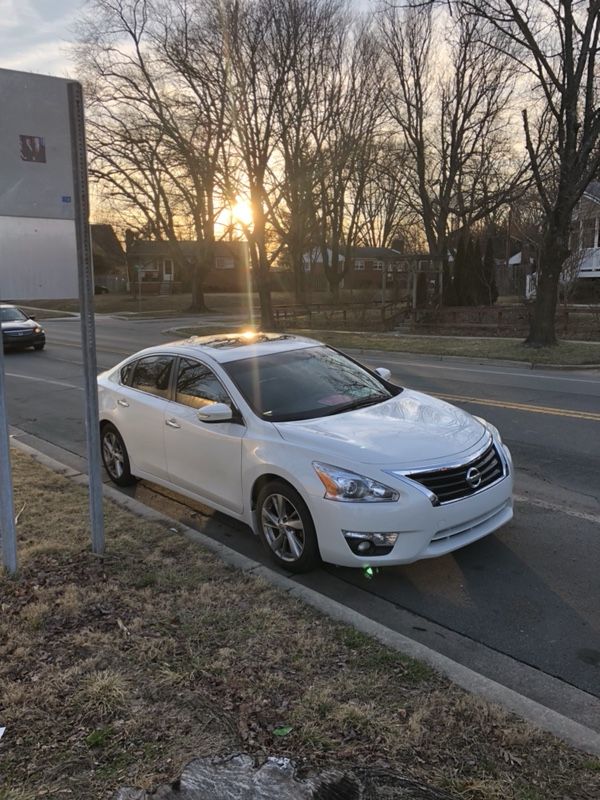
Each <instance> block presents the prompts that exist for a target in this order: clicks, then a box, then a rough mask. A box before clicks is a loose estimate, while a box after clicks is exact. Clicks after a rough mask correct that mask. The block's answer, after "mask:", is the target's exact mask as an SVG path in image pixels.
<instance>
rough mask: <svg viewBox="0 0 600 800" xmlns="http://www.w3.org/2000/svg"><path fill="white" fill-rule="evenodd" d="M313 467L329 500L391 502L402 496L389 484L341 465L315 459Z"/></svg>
mask: <svg viewBox="0 0 600 800" xmlns="http://www.w3.org/2000/svg"><path fill="white" fill-rule="evenodd" d="M313 467H314V468H315V472H316V473H317V475H318V476H319V478H320V480H321V483H322V484H323V486H324V487H325V497H326V498H327V499H328V500H341V501H342V502H345V503H357V502H360V503H377V502H388V503H389V502H392V501H394V500H398V499H399V497H400V495H399V494H398V492H395V491H394V490H393V489H390V487H389V486H384V484H383V483H379V482H378V481H374V480H372V479H371V478H366V477H365V476H364V475H357V474H356V473H355V472H350V471H349V470H346V469H342V468H341V467H332V466H331V464H322V463H320V462H319V461H313Z"/></svg>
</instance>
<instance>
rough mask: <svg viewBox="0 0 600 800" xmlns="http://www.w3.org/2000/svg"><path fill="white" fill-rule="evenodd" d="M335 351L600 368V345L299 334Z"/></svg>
mask: <svg viewBox="0 0 600 800" xmlns="http://www.w3.org/2000/svg"><path fill="white" fill-rule="evenodd" d="M299 332H300V333H304V334H305V335H307V336H314V337H315V338H317V339H321V340H322V341H325V342H327V343H328V344H331V345H333V346H334V347H340V348H342V349H343V348H349V349H353V348H357V349H365V350H385V351H390V352H405V353H417V354H426V355H436V356H463V357H467V358H481V359H487V358H496V359H507V360H511V361H525V362H528V363H531V364H565V365H570V366H579V365H585V364H600V342H569V341H561V342H559V343H558V344H557V345H556V346H555V347H541V348H533V347H526V346H525V345H524V344H523V340H522V339H495V338H494V339H492V338H490V339H485V338H479V337H476V336H473V337H470V338H469V337H459V336H440V337H437V336H403V335H401V334H400V335H395V334H381V333H380V334H376V335H375V334H369V333H346V332H343V331H340V332H337V331H299Z"/></svg>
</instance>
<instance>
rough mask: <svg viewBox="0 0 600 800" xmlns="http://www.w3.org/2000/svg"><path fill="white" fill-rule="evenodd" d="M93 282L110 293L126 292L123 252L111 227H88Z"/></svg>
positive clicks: (126, 275)
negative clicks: (90, 241)
mask: <svg viewBox="0 0 600 800" xmlns="http://www.w3.org/2000/svg"><path fill="white" fill-rule="evenodd" d="M90 233H91V238H92V255H93V259H94V281H95V283H96V284H97V285H98V284H99V285H101V286H106V288H107V289H109V290H110V291H111V292H128V291H129V275H128V270H127V258H126V256H125V251H124V250H123V247H122V245H121V242H120V241H119V240H118V238H117V235H116V233H115V231H114V229H113V226H112V225H90Z"/></svg>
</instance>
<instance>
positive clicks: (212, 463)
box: [98, 333, 513, 572]
mask: <svg viewBox="0 0 600 800" xmlns="http://www.w3.org/2000/svg"><path fill="white" fill-rule="evenodd" d="M98 390H99V405H100V428H101V436H102V457H103V461H104V466H105V467H106V470H107V472H108V474H109V475H110V477H111V479H112V480H113V481H114V482H115V483H117V484H119V485H126V484H129V483H132V482H134V481H135V480H136V479H137V478H144V479H147V480H149V481H152V482H154V483H157V484H160V485H161V486H165V487H167V488H169V489H173V490H175V491H176V492H179V493H180V494H183V495H187V496H188V497H190V498H193V499H194V500H199V501H201V502H203V503H205V504H207V505H209V506H212V507H213V508H215V509H217V510H219V511H222V512H224V513H226V514H229V515H231V516H233V517H236V518H237V519H240V520H243V521H244V522H246V523H248V525H250V526H251V528H252V530H253V531H254V532H255V533H256V534H258V536H259V537H260V538H261V540H262V542H263V544H264V545H265V547H266V548H267V550H268V551H269V553H270V554H271V556H272V557H273V559H274V560H275V562H276V563H277V564H279V565H280V566H282V567H284V568H286V569H288V570H290V571H294V572H302V571H306V570H309V569H312V568H313V567H315V566H316V565H317V564H318V563H319V561H320V559H322V560H324V561H327V562H330V563H333V564H339V565H343V566H348V567H364V566H367V565H369V566H375V565H391V564H406V563H410V562H413V561H417V560H419V559H423V558H432V557H434V556H439V555H443V554H445V553H450V552H452V551H453V550H456V549H457V548H459V547H463V546H464V545H467V544H470V543H471V542H474V541H476V540H477V539H480V538H481V537H483V536H487V535H488V534H489V533H492V531H495V530H496V529H497V528H499V527H500V526H501V525H504V524H505V523H507V522H508V521H509V520H510V519H511V518H512V515H513V509H512V486H513V480H512V471H513V470H512V461H511V456H510V453H509V451H508V448H507V447H506V446H505V445H504V444H503V443H502V440H501V439H500V435H499V434H498V431H497V430H496V428H494V427H493V426H492V425H490V424H489V423H487V422H485V421H484V420H482V419H479V418H477V417H472V416H471V415H470V414H467V413H466V412H465V411H462V410H460V409H458V408H456V407H455V406H452V405H449V404H448V403H445V402H443V401H441V400H438V399H436V398H434V397H430V396H428V395H426V394H422V393H420V392H415V391H412V390H410V389H406V388H401V387H399V386H396V385H395V384H394V383H392V382H391V381H390V373H389V370H386V369H379V370H375V371H372V370H370V369H367V368H366V367H364V366H362V365H361V364H358V363H357V362H356V361H354V360H353V359H351V358H349V357H348V356H346V355H344V354H342V353H340V352H338V351H337V350H334V349H332V348H331V347H328V346H326V345H324V344H322V343H320V342H317V341H314V340H312V339H307V338H303V337H300V336H292V335H288V334H256V333H247V334H228V335H222V336H212V337H210V336H206V337H194V338H191V339H187V340H185V341H180V342H174V343H172V344H166V345H162V346H159V347H151V348H149V349H147V350H143V351H141V352H139V353H137V354H135V355H133V356H131V357H130V358H127V359H126V360H125V361H123V362H122V363H120V364H118V365H117V366H116V367H114V368H113V369H111V370H109V371H107V372H104V373H102V374H101V375H100V376H99V377H98Z"/></svg>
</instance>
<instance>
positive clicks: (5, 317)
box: [0, 307, 29, 322]
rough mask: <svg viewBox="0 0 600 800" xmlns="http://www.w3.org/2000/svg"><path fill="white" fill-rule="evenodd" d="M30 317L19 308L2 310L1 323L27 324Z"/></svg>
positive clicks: (0, 313)
mask: <svg viewBox="0 0 600 800" xmlns="http://www.w3.org/2000/svg"><path fill="white" fill-rule="evenodd" d="M28 319H29V317H28V316H27V314H24V313H23V312H22V311H21V310H20V309H18V308H10V307H7V308H0V322H25V321H26V320H28Z"/></svg>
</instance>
